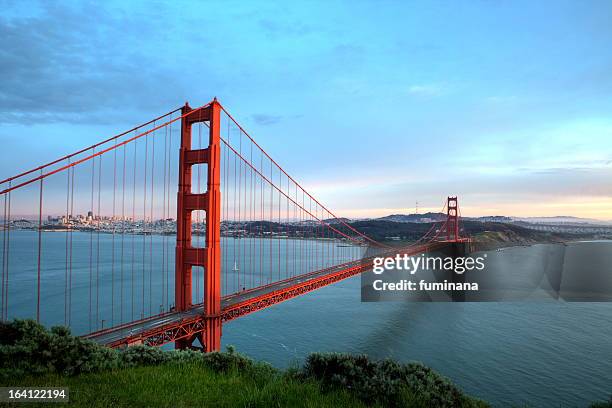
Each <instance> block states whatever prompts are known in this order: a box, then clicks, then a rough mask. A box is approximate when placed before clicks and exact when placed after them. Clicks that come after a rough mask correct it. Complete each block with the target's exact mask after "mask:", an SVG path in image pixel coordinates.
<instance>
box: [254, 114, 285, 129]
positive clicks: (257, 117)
mask: <svg viewBox="0 0 612 408" xmlns="http://www.w3.org/2000/svg"><path fill="white" fill-rule="evenodd" d="M252 117H253V120H254V121H255V123H257V124H258V125H262V126H269V125H274V124H276V123H278V122H280V121H281V120H282V119H283V117H282V116H276V115H266V114H264V113H256V114H254V115H253V116H252Z"/></svg>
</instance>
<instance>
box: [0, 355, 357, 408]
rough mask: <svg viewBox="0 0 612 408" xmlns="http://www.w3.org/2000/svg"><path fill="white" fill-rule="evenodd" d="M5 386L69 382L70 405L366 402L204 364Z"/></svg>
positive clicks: (21, 381)
mask: <svg viewBox="0 0 612 408" xmlns="http://www.w3.org/2000/svg"><path fill="white" fill-rule="evenodd" d="M3 386H22V387H26V386H49V387H60V386H61V387H68V388H69V389H70V401H71V404H70V405H71V406H76V407H87V408H93V407H110V406H113V407H170V406H172V407H194V406H197V407H363V406H364V405H363V403H361V402H360V401H359V400H357V399H356V398H355V397H353V396H351V395H349V394H348V392H346V391H330V392H325V393H322V392H321V390H320V387H319V384H318V383H317V382H314V381H298V380H294V379H290V378H288V377H287V376H283V375H270V373H269V372H268V373H266V372H262V373H257V372H256V371H251V370H249V372H240V371H238V370H231V371H229V372H226V373H222V372H221V373H220V372H214V371H212V370H211V369H210V368H208V367H206V366H205V365H204V364H202V363H185V364H177V363H170V364H162V365H159V366H148V367H135V368H126V369H116V370H110V371H103V372H100V373H92V374H81V375H78V376H73V377H66V376H60V375H57V374H47V375H44V376H42V377H26V378H21V379H18V380H15V381H8V383H7V384H3ZM23 405H24V404H19V406H23ZM28 405H29V406H33V405H34V406H35V405H36V404H28ZM38 405H41V406H48V403H47V404H38ZM14 406H17V404H15V405H14Z"/></svg>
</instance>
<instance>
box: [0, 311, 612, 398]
mask: <svg viewBox="0 0 612 408" xmlns="http://www.w3.org/2000/svg"><path fill="white" fill-rule="evenodd" d="M0 386H49V387H51V386H55V387H59V386H62V387H68V388H69V389H70V400H71V404H72V405H75V406H83V407H85V406H86V407H108V406H117V407H138V406H142V407H145V406H146V407H151V406H159V407H166V406H176V407H192V406H220V407H234V406H249V407H269V406H278V407H285V406H291V407H344V406H346V407H365V406H384V407H488V406H489V405H488V404H487V403H485V402H483V401H480V400H477V399H475V398H472V397H469V396H467V395H465V394H464V393H463V392H462V391H461V390H460V389H459V388H457V387H456V386H455V385H454V384H452V383H451V382H450V381H449V380H448V379H446V378H444V377H442V376H440V375H439V374H437V373H436V372H435V371H433V370H432V369H430V368H428V367H425V366H423V365H422V364H419V363H409V364H399V363H397V362H394V361H391V360H383V361H372V360H370V359H368V357H366V356H359V355H358V356H353V355H347V354H333V353H331V354H319V353H315V354H311V355H310V356H309V357H308V358H307V359H306V362H305V364H304V366H303V367H300V368H293V369H290V370H287V371H279V370H276V369H275V368H273V367H272V366H270V365H269V364H267V363H258V362H254V361H253V360H251V359H249V358H247V357H245V356H242V355H240V354H238V353H236V352H235V351H234V350H233V348H231V347H229V348H228V350H227V352H215V353H208V354H203V353H200V352H198V351H192V350H185V351H174V350H173V351H163V350H161V349H158V348H151V347H144V346H136V347H130V348H128V349H125V350H111V349H108V348H106V347H102V346H99V345H97V344H95V343H93V342H91V341H88V340H84V339H82V338H79V337H75V336H72V335H70V332H69V331H68V330H67V329H65V328H59V327H56V328H53V329H51V330H46V329H45V328H44V327H42V326H41V325H39V324H37V323H36V322H34V321H31V320H15V321H13V322H10V323H0ZM592 407H593V408H612V400H611V401H610V403H598V404H594V405H593V406H592Z"/></svg>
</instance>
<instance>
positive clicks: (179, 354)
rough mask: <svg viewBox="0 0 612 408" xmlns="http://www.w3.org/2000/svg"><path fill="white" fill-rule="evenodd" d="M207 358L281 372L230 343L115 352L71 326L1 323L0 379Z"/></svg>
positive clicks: (212, 364)
mask: <svg viewBox="0 0 612 408" xmlns="http://www.w3.org/2000/svg"><path fill="white" fill-rule="evenodd" d="M194 362H202V363H203V364H204V365H205V366H207V367H209V368H210V369H212V370H214V371H217V372H228V371H230V370H239V371H245V372H250V373H251V374H253V375H254V376H257V375H259V376H269V375H272V374H274V373H275V372H276V371H275V370H274V368H272V366H270V365H269V364H267V363H255V362H253V360H251V359H249V358H247V357H245V356H243V355H241V354H238V353H236V352H235V350H234V348H233V347H231V346H229V347H228V349H227V352H225V353H223V352H214V353H208V354H202V353H201V352H199V351H194V350H172V351H163V350H162V349H160V348H155V347H148V346H142V345H140V346H132V347H128V348H126V349H123V350H113V349H110V348H108V347H104V346H101V345H98V344H96V343H94V342H92V341H89V340H86V339H83V338H80V337H76V336H73V335H71V334H70V330H69V329H67V328H65V327H53V328H52V329H51V330H47V329H45V328H44V327H43V326H42V325H40V324H38V323H36V322H35V321H33V320H13V321H12V322H4V323H0V379H7V378H10V377H22V376H24V375H40V374H44V373H50V372H53V373H58V374H65V375H75V374H80V373H84V372H93V371H100V370H105V369H112V368H126V367H138V366H147V365H158V364H165V363H179V364H182V363H194Z"/></svg>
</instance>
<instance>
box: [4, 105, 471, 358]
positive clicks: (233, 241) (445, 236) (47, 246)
mask: <svg viewBox="0 0 612 408" xmlns="http://www.w3.org/2000/svg"><path fill="white" fill-rule="evenodd" d="M177 151H178V155H177V154H176V153H177ZM176 186H178V190H177V189H176ZM0 195H1V197H0V200H2V203H3V218H2V224H1V225H2V233H1V239H2V260H1V262H2V282H1V287H2V288H1V289H2V294H1V299H0V300H1V302H0V303H1V305H0V306H1V310H0V315H1V316H0V317H1V318H2V320H8V319H11V318H35V319H36V320H37V321H39V322H41V323H43V324H48V325H50V324H63V325H65V326H68V327H72V328H73V329H76V331H77V332H78V334H80V335H82V336H84V337H87V338H90V339H92V340H94V341H96V342H99V343H101V344H105V345H108V346H110V347H122V346H126V345H133V344H147V345H152V346H161V345H163V344H167V343H172V342H173V343H175V345H176V347H178V348H186V347H192V346H193V344H194V341H195V340H196V339H197V340H198V341H199V343H200V344H201V345H202V348H203V349H204V350H206V351H213V350H219V348H220V345H221V331H222V325H223V323H226V322H229V321H231V320H234V319H237V318H239V317H241V316H244V315H247V314H249V313H253V312H256V311H258V310H261V309H264V308H267V307H269V306H272V305H275V304H277V303H280V302H283V301H285V300H288V299H291V298H293V297H296V296H299V295H302V294H305V293H308V292H311V291H314V290H316V289H319V288H321V287H323V286H326V285H330V284H332V283H335V282H338V281H340V280H343V279H346V278H348V277H351V276H354V275H357V274H360V273H362V272H364V271H367V270H370V269H371V268H372V264H373V259H374V258H375V257H377V256H394V255H396V254H408V255H416V254H420V253H424V252H430V251H434V250H438V249H442V248H444V247H446V246H449V245H457V244H462V243H465V242H467V241H468V239H467V238H462V237H461V236H460V227H459V222H460V213H459V208H458V204H457V197H448V198H447V200H446V203H445V205H444V208H443V209H442V211H443V212H444V211H446V218H445V219H442V220H440V221H437V222H432V224H431V226H430V228H429V230H428V231H427V232H426V233H425V234H424V235H423V236H422V237H421V238H420V239H418V240H416V241H414V242H412V243H410V244H409V245H405V244H404V245H399V244H398V245H390V244H389V243H386V242H379V241H377V240H375V239H373V238H371V237H369V236H368V235H367V234H366V233H364V232H362V231H359V230H357V229H356V228H355V227H353V226H352V225H351V224H350V223H349V222H348V221H347V220H345V219H343V218H340V217H338V216H336V214H334V213H333V212H332V211H331V210H329V209H328V208H327V207H325V206H324V205H323V204H322V203H321V202H319V201H318V200H317V199H316V198H315V197H313V196H312V195H311V194H310V193H309V192H307V191H306V190H305V189H304V188H303V187H302V186H301V185H300V184H299V183H298V182H297V181H296V180H295V179H294V178H293V177H291V176H290V175H289V174H288V173H287V172H286V171H285V170H284V169H283V168H282V167H281V166H280V165H279V164H278V163H277V162H276V161H275V160H274V159H272V157H270V156H269V155H268V154H267V153H266V152H265V151H264V150H263V149H262V148H261V147H260V145H259V144H257V142H255V140H254V139H253V138H252V137H251V136H250V135H249V134H248V133H247V132H246V131H245V130H244V129H243V128H242V127H241V126H240V125H239V123H238V122H237V121H236V120H235V119H234V118H233V117H232V115H230V114H229V113H228V111H227V110H226V109H225V108H224V107H223V106H222V105H221V104H220V103H219V102H218V101H217V100H216V99H214V100H213V101H211V102H210V103H208V104H206V105H204V106H201V107H199V108H191V107H190V106H189V105H188V104H185V106H183V107H181V108H178V109H174V110H172V111H170V112H168V113H166V114H164V115H161V116H159V117H157V118H155V119H153V120H151V121H148V122H146V123H144V124H142V125H140V126H137V127H135V128H132V129H130V130H128V131H126V132H123V133H120V134H118V135H115V136H113V137H111V138H107V139H105V140H103V141H101V142H99V143H96V144H94V145H92V146H89V147H87V148H84V149H81V150H78V151H77V152H74V153H72V154H69V155H66V156H64V157H61V158H59V159H57V160H53V161H51V162H49V163H46V164H43V165H40V166H38V167H35V168H33V169H31V170H29V171H26V172H23V173H20V174H18V175H16V176H13V177H9V178H7V179H5V180H2V181H0ZM77 214H80V215H77ZM85 214H86V215H85ZM102 214H105V215H102ZM174 217H176V219H174ZM62 309H63V316H62Z"/></svg>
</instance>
